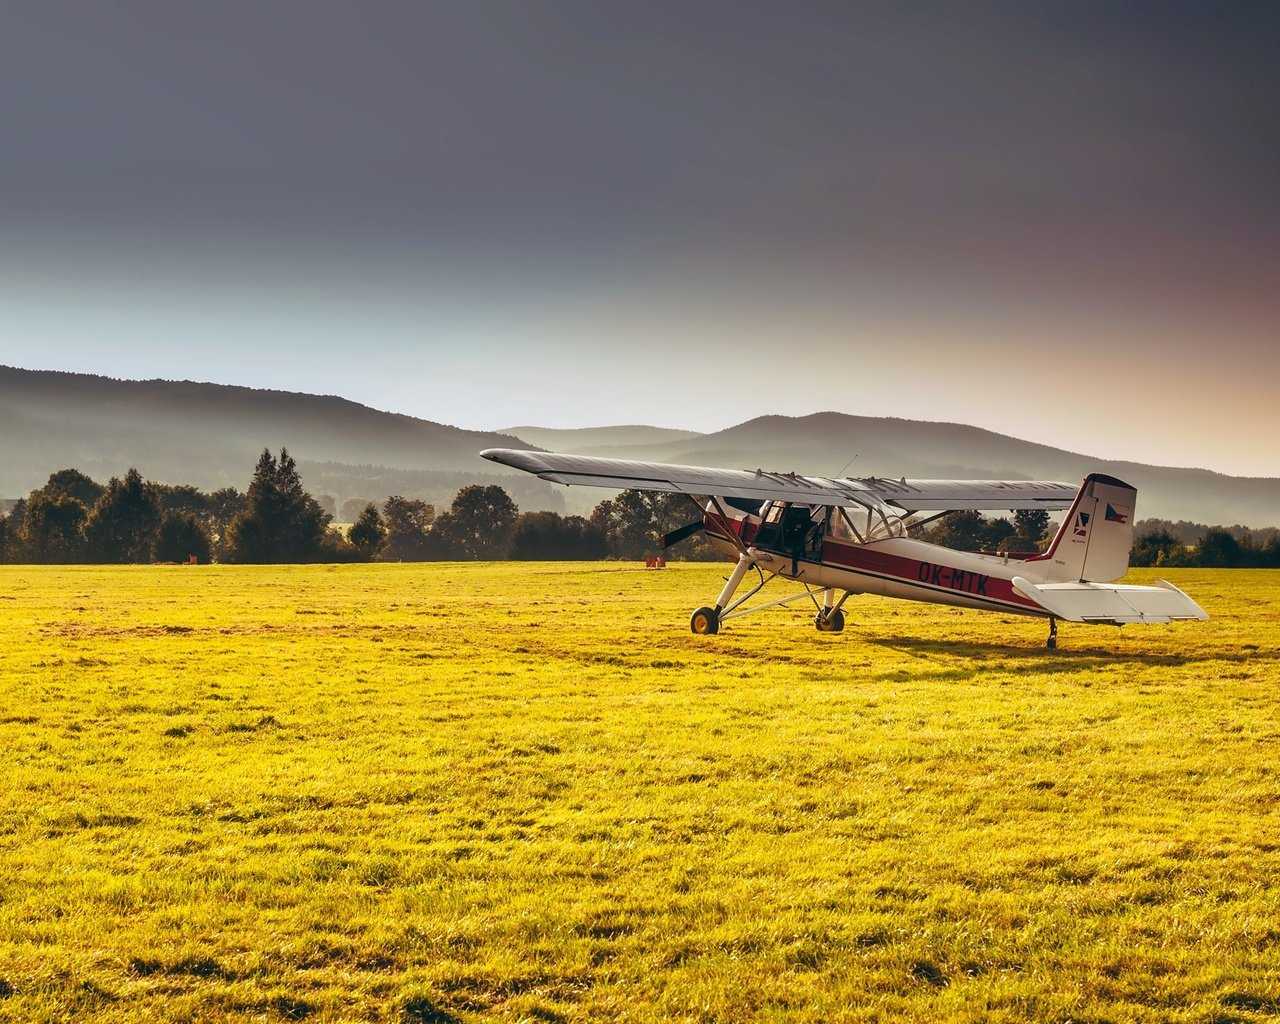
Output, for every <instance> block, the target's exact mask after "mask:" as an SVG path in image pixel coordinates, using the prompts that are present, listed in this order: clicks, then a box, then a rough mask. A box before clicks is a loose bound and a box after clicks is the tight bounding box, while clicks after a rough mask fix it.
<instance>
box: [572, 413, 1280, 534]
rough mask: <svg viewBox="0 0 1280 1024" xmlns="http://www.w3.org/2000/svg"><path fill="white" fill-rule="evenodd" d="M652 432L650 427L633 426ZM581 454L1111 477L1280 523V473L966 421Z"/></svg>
mask: <svg viewBox="0 0 1280 1024" xmlns="http://www.w3.org/2000/svg"><path fill="white" fill-rule="evenodd" d="M628 429H629V430H630V431H631V432H632V434H633V436H635V437H636V438H643V437H644V435H643V433H642V432H641V431H640V428H636V427H632V428H628ZM562 450H564V451H577V452H580V453H581V454H591V455H601V456H611V457H614V458H631V459H647V460H650V461H654V462H678V463H687V464H691V465H707V466H722V467H725V468H731V469H744V468H756V467H762V468H765V469H773V470H781V471H787V472H790V471H794V472H797V473H802V474H805V475H811V476H855V477H869V476H884V477H894V478H897V477H900V476H906V477H917V478H932V477H942V478H957V479H1015V480H1016V479H1041V480H1062V481H1065V482H1067V483H1075V482H1077V481H1079V480H1080V479H1081V478H1083V477H1084V476H1085V475H1086V474H1087V473H1093V472H1102V473H1109V474H1111V475H1113V476H1117V477H1119V478H1120V479H1122V480H1125V481H1127V482H1129V483H1131V484H1133V485H1134V486H1135V487H1137V488H1138V516H1139V518H1149V517H1155V518H1163V519H1174V520H1178V519H1188V520H1191V521H1193V522H1202V523H1208V524H1211V525H1212V524H1223V525H1231V524H1235V523H1240V524H1243V525H1246V526H1253V527H1262V526H1272V525H1280V479H1276V478H1271V477H1260V478H1249V477H1230V476H1225V475H1223V474H1220V473H1213V472H1211V471H1209V470H1203V469H1177V468H1170V467H1165V466H1148V465H1142V464H1140V463H1135V462H1122V461H1114V460H1107V459H1098V458H1094V457H1092V456H1089V455H1083V454H1080V453H1077V452H1070V451H1065V450H1062V449H1059V448H1053V447H1050V446H1048V445H1042V444H1035V443H1033V442H1031V441H1022V440H1019V439H1017V438H1013V437H1007V436H1005V435H1003V434H997V433H994V432H992V431H989V430H982V429H980V428H978V427H970V426H965V425H963V424H958V423H933V422H926V421H920V420H903V419H891V418H882V417H869V416H852V415H847V414H844V413H835V412H822V413H814V414H813V415H810V416H801V417H792V416H761V417H759V418H757V419H753V420H748V421H747V422H746V423H740V424H738V425H737V426H733V427H729V428H727V429H725V430H720V431H716V432H715V433H710V434H702V435H699V436H697V437H694V438H689V439H683V440H670V439H665V438H664V437H663V436H662V433H661V432H656V431H655V432H654V433H652V434H651V435H650V440H649V441H648V442H647V443H645V442H638V443H631V444H618V445H598V444H586V445H583V446H581V447H578V448H565V449H562Z"/></svg>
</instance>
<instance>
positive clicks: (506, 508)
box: [431, 484, 520, 561]
mask: <svg viewBox="0 0 1280 1024" xmlns="http://www.w3.org/2000/svg"><path fill="white" fill-rule="evenodd" d="M519 513H520V510H519V509H518V508H516V503H515V502H514V501H512V500H511V496H510V495H509V494H507V492H506V491H504V490H503V489H502V488H501V487H499V486H498V485H497V484H490V485H488V486H487V487H486V486H481V485H480V484H472V485H470V486H469V487H464V488H462V490H460V491H459V492H458V494H457V497H455V498H454V499H453V504H452V505H451V506H450V507H449V511H448V512H446V513H444V514H443V515H442V516H440V517H439V518H438V519H437V520H436V522H435V525H434V526H433V527H432V530H431V534H432V540H433V543H432V547H433V549H434V553H435V554H437V555H438V557H442V558H458V559H463V560H466V561H483V560H487V559H498V558H505V557H506V555H507V552H508V551H509V550H510V547H511V532H512V530H513V529H514V527H515V522H516V516H517V515H519Z"/></svg>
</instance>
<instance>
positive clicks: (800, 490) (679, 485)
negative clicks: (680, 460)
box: [480, 448, 883, 506]
mask: <svg viewBox="0 0 1280 1024" xmlns="http://www.w3.org/2000/svg"><path fill="white" fill-rule="evenodd" d="M480 454H481V456H482V457H484V458H486V459H489V460H490V461H491V462H500V463H502V464H503V465H504V466H511V467H512V468H514V469H522V470H524V471H525V472H526V473H532V474H534V475H535V476H537V477H540V478H541V479H543V480H549V481H551V482H552V483H556V484H583V485H586V486H589V487H611V488H614V489H616V490H627V489H632V490H638V491H675V492H678V493H681V494H690V495H717V496H723V497H734V498H746V499H753V500H757V501H760V502H765V501H796V502H801V503H805V504H813V505H863V506H880V505H881V504H882V500H883V499H881V498H880V496H879V495H878V494H876V492H875V491H874V490H872V489H871V488H870V487H868V486H867V485H866V484H864V483H862V482H861V481H858V480H832V479H828V478H826V477H811V476H799V475H797V474H793V473H769V472H766V471H764V470H762V469H757V470H750V469H708V468H705V467H702V466H677V465H669V464H667V463H664V462H639V461H636V460H632V459H602V458H596V457H595V456H591V455H559V454H557V453H555V452H533V451H518V450H513V449H510V448H489V449H486V450H485V451H482V452H481V453H480Z"/></svg>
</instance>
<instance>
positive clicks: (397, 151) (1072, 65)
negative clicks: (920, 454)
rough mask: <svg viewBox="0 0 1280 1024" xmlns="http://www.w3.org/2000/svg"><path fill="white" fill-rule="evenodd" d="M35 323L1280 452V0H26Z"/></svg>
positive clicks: (244, 356)
mask: <svg viewBox="0 0 1280 1024" xmlns="http://www.w3.org/2000/svg"><path fill="white" fill-rule="evenodd" d="M5 21H6V25H5V31H4V33H3V34H2V35H0V97H2V99H0V363H3V364H6V365H14V366H22V367H27V368H31V369H57V370H69V371H76V372H86V373H97V374H105V375H108V376H113V377H122V378H142V379H149V378H168V379H190V380H205V381H214V382H219V383H227V384H240V385H247V386H251V387H258V388H273V389H280V390H286V391H304V392H311V393H318V394H337V395H341V396H343V397H346V398H350V399H352V400H355V401H358V402H361V403H364V404H366V405H370V406H373V407H374V408H377V409H384V410H389V411H394V412H402V413H407V414H410V415H413V416H419V417H422V418H425V419H430V420H435V421H438V422H443V423H450V424H453V425H456V426H461V427H467V428H472V429H498V428H503V427H509V426H513V425H517V424H534V425H540V426H551V427H579V426H596V425H605V424H620V423H649V424H654V425H658V426H667V427H680V428H685V429H690V430H717V429H722V428H724V427H728V426H731V425H733V424H735V423H738V422H741V421H743V420H746V419H750V418H753V417H755V416H759V415H765V414H775V413H781V414H786V415H805V414H808V413H812V412H818V411H825V410H836V411H840V412H847V413H853V414H858V415H872V416H899V417H905V418H909V419H923V420H940V421H947V422H960V423H968V424H974V425H977V426H980V427H986V428H989V429H992V430H996V431H999V432H1001V433H1006V434H1010V435H1013V436H1016V437H1022V438H1026V439H1029V440H1034V441H1039V442H1043V443H1047V444H1052V445H1055V446H1057V447H1060V448H1066V449H1069V450H1072V451H1077V452H1085V453H1089V454H1094V455H1097V456H1099V457H1102V458H1117V459H1130V460H1134V461H1141V462H1150V463H1155V464H1161V465H1175V466H1202V467H1206V468H1210V469H1215V470H1219V471H1222V472H1227V473H1232V474H1238V475H1254V476H1280V456H1277V454H1276V448H1275V438H1276V437H1277V436H1280V403H1278V402H1277V400H1276V394H1275V392H1276V389H1277V385H1280V189H1278V186H1277V182H1280V123H1278V121H1280V104H1277V102H1276V99H1277V97H1280V61H1277V60H1275V53H1276V52H1277V48H1278V47H1280V6H1277V5H1275V4H1271V3H1262V2H1258V3H1243V2H1242V3H1234V2H1220V3H1182V2H1176V0H1170V2H1147V3H1130V2H1116V3H1105V4H1103V3H1089V2H1065V0H1064V2H1055V3H1027V2H1014V0H1010V2H1006V3H946V4H943V3H929V2H921V3H912V4H901V3H857V2H848V3H806V2H799V3H789V4H781V3H770V4H760V3H754V2H734V3H728V2H724V3H722V2H696V0H683V2H662V0H659V2H648V3H618V4H613V3H599V2H591V0H583V2H536V0H511V2H504V3H499V2H489V0H466V2H463V0H458V2H456V3H437V2H431V0H417V2H381V0H368V2H365V3H360V4H354V3H344V4H333V3H327V2H321V0H316V2H311V0H307V2H300V0H280V2H274V3H271V4H262V3H260V2H256V0H255V2H240V0H223V2H219V3H201V4H192V3H188V2H184V0H176V2H166V3H162V2H159V0H156V2H152V3H133V2H127V3H118V2H117V3H110V2H93V3H88V2H83V0H68V2H64V3H58V4H49V3H46V2H27V0H16V2H14V3H12V4H7V5H6V16H5Z"/></svg>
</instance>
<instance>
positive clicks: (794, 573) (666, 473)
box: [480, 448, 1209, 647]
mask: <svg viewBox="0 0 1280 1024" xmlns="http://www.w3.org/2000/svg"><path fill="white" fill-rule="evenodd" d="M480 454H481V455H482V456H483V457H484V458H486V459H489V460H491V461H493V462H498V463H501V464H502V465H505V466H511V467H513V468H515V469H520V470H523V471H524V472H526V473H532V474H534V475H535V476H538V477H540V478H541V479H543V480H549V481H551V482H552V483H559V484H566V485H570V484H581V485H587V486H595V487H608V488H611V489H614V490H622V489H633V490H641V491H666V492H676V493H681V494H686V495H688V496H689V497H690V499H691V500H692V501H693V502H694V503H695V504H696V505H697V507H698V508H699V510H700V511H701V513H702V515H701V518H700V519H698V520H696V521H695V522H692V523H690V524H688V525H687V526H685V527H683V528H681V529H679V530H676V531H674V532H673V533H669V534H667V536H666V537H664V538H663V546H664V547H665V546H668V545H670V544H674V543H677V542H679V541H680V540H683V539H685V538H687V537H691V536H693V535H695V534H696V533H698V532H705V534H706V537H707V540H708V541H709V542H710V543H711V544H712V545H713V546H714V547H715V548H716V549H718V550H720V551H722V552H724V553H725V554H727V555H729V556H730V557H736V558H737V564H736V565H735V566H734V569H733V572H732V573H731V574H730V576H729V578H728V580H727V581H726V582H725V585H724V589H723V590H721V591H720V596H719V597H717V598H716V602H715V604H714V605H712V606H709V607H702V608H698V609H697V610H696V611H694V613H693V615H692V617H691V618H690V620H689V626H690V628H691V629H692V630H693V632H695V633H704V634H705V633H718V632H719V631H720V627H721V625H722V624H724V623H725V622H728V621H729V620H730V619H734V618H738V617H740V616H743V615H748V614H751V613H753V612H757V611H762V610H764V609H765V608H772V607H776V606H778V605H785V604H790V603H791V602H793V601H803V600H805V599H806V598H807V599H809V600H811V601H812V602H813V604H814V607H815V608H816V609H817V613H816V615H815V616H814V625H815V626H816V627H817V628H818V629H819V630H820V631H821V632H824V633H839V632H840V631H841V630H843V629H844V612H843V611H842V608H843V606H844V603H845V601H847V600H848V599H849V597H850V596H851V595H853V594H879V595H882V596H884V597H896V598H904V599H906V600H909V601H930V602H935V603H938V604H946V605H956V606H959V607H961V608H978V609H982V610H985V611H996V612H1003V613H1006V614H1010V613H1012V614H1017V615H1032V616H1038V617H1040V618H1047V619H1048V620H1049V638H1048V642H1047V646H1049V647H1056V646H1057V635H1058V621H1059V620H1063V621H1066V622H1086V623H1107V624H1111V625H1116V626H1119V625H1123V624H1125V623H1131V622H1145V623H1155V622H1158V623H1166V622H1173V621H1175V620H1179V619H1200V620H1204V619H1207V618H1208V617H1209V616H1208V615H1207V614H1206V613H1205V611H1204V609H1202V608H1201V607H1200V606H1199V605H1198V604H1196V603H1195V601H1193V600H1192V599H1191V598H1190V597H1188V596H1187V595H1186V594H1185V593H1183V592H1182V591H1181V590H1179V589H1178V588H1177V587H1175V586H1174V585H1173V584H1171V583H1166V582H1165V581H1164V580H1157V581H1156V584H1155V586H1136V585H1132V584H1122V583H1116V582H1115V580H1118V579H1120V578H1121V577H1122V576H1124V574H1125V573H1126V572H1127V571H1128V568H1129V549H1130V547H1131V546H1132V542H1133V516H1134V499H1135V498H1136V496H1137V490H1136V489H1135V488H1133V487H1130V486H1129V485H1128V484H1126V483H1124V482H1123V481H1121V480H1117V479H1116V478H1115V477H1111V476H1105V475H1103V474H1101V473H1092V474H1090V475H1089V476H1087V477H1085V479H1084V482H1083V484H1082V485H1081V486H1080V487H1079V488H1076V487H1073V486H1072V485H1070V484H1065V483H1058V482H1052V481H1042V480H907V479H900V480H885V479H880V478H876V477H870V478H866V479H847V478H842V479H831V478H826V477H807V476H797V475H796V474H793V473H770V472H766V471H764V470H760V469H757V470H754V471H753V470H733V469H708V468H703V467H698V466H675V465H666V464H664V463H656V462H636V461H631V460H628V459H604V458H595V457H592V456H584V455H558V454H556V453H554V452H542V451H517V450H512V449H508V448H490V449H488V450H486V451H483V452H481V453H480ZM1006 509H1007V510H1010V511H1017V510H1019V509H1048V510H1051V511H1053V510H1063V509H1065V510H1066V515H1065V516H1064V517H1063V520H1062V525H1061V527H1060V528H1059V529H1058V532H1057V533H1056V534H1055V536H1054V538H1053V540H1052V541H1051V542H1050V544H1049V546H1048V548H1047V550H1045V551H1044V552H1043V553H1031V554H1018V555H1014V554H991V553H979V552H968V551H957V550H954V549H952V548H947V547H942V546H940V545H937V544H929V543H926V542H924V541H921V540H916V539H914V538H912V537H910V536H908V526H909V525H910V526H920V525H924V524H925V523H928V522H932V521H933V520H935V519H938V518H941V517H942V516H943V515H946V514H947V513H949V512H955V511H962V510H977V511H989V510H1006ZM917 513H933V514H932V515H928V516H927V517H925V518H923V519H921V520H918V521H915V522H912V523H910V524H908V522H907V517H909V516H913V515H915V514H917ZM752 571H754V572H755V573H756V574H757V576H758V580H756V581H753V585H752V586H751V588H750V590H749V591H748V592H747V593H746V594H744V595H742V596H740V597H737V598H736V600H735V596H736V595H737V592H738V589H739V587H740V586H741V585H742V583H743V581H744V580H745V579H746V577H747V575H748V573H750V572H752ZM778 577H780V578H782V579H785V580H794V581H795V582H798V583H800V584H801V585H802V586H803V587H804V592H803V593H800V594H793V595H791V596H789V597H784V598H782V599H781V600H778V601H771V602H769V603H767V604H760V605H756V606H754V607H751V608H748V607H746V603H747V602H748V601H749V600H750V599H751V598H752V597H754V596H755V595H756V594H758V593H759V592H760V591H761V590H762V589H763V588H764V586H765V585H766V584H767V583H769V582H770V581H771V580H773V579H775V578H778ZM837 594H839V595H840V596H839V597H838V598H837V596H836V595H837ZM819 598H821V604H819Z"/></svg>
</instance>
